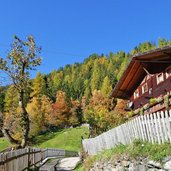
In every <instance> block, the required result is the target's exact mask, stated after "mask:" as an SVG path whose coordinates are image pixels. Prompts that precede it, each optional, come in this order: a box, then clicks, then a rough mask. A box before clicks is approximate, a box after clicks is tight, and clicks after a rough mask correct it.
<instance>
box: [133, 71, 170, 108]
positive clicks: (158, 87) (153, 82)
mask: <svg viewBox="0 0 171 171" xmlns="http://www.w3.org/2000/svg"><path fill="white" fill-rule="evenodd" d="M159 74H163V79H164V80H163V81H162V82H160V83H158V84H157V75H159ZM167 76H168V75H167ZM167 76H166V72H163V73H156V74H153V75H146V77H145V78H144V80H143V81H142V83H141V84H140V85H139V86H138V88H137V90H138V91H139V97H137V98H134V93H135V92H134V93H133V94H132V96H131V98H130V100H131V101H132V102H133V104H134V109H137V108H140V107H142V106H143V105H145V104H147V103H148V102H149V100H150V99H151V98H156V97H159V96H160V95H165V94H166V93H167V92H168V91H171V74H170V75H169V76H168V78H166V77H167ZM145 84H147V85H148V91H147V92H145V93H143V92H142V87H143V86H144V85H145ZM150 91H151V93H150Z"/></svg>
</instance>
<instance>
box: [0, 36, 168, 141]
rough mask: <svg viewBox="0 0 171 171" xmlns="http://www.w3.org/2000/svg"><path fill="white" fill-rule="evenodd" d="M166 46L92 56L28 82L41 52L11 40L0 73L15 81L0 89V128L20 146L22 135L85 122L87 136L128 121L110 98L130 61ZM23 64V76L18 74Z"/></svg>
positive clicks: (142, 46) (152, 45) (146, 44)
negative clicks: (10, 45) (144, 53)
mask: <svg viewBox="0 0 171 171" xmlns="http://www.w3.org/2000/svg"><path fill="white" fill-rule="evenodd" d="M167 45H171V40H166V39H164V38H160V39H159V40H158V43H157V44H156V43H154V42H144V43H140V44H139V45H138V46H136V47H135V48H134V49H133V50H132V51H131V52H129V53H126V52H124V51H118V52H117V53H113V52H110V53H109V54H106V55H103V54H101V55H99V54H92V55H90V56H89V57H88V58H86V59H85V60H84V62H83V63H75V64H73V65H66V66H65V67H61V68H59V69H57V70H53V71H52V72H50V73H49V74H43V73H40V72H38V73H37V75H36V77H35V78H34V79H30V78H29V72H30V70H31V69H34V68H35V67H36V66H37V65H40V62H41V58H40V57H38V56H37V52H38V51H39V50H40V49H38V48H36V44H35V42H34V39H33V38H32V37H29V39H28V41H27V42H23V41H21V40H20V39H19V38H17V37H16V38H15V40H14V44H13V48H12V50H11V52H10V54H8V57H7V58H8V61H9V60H10V61H11V63H10V65H9V64H8V65H6V62H5V61H2V60H1V61H0V69H1V70H4V71H5V72H7V71H8V70H9V69H10V70H11V69H13V75H12V79H14V80H13V83H12V84H11V85H8V86H4V87H3V86H2V87H0V92H1V93H0V127H1V128H3V129H4V128H5V130H8V132H6V134H9V135H10V137H11V138H12V139H14V140H16V141H19V142H22V141H23V136H26V137H25V138H26V139H29V138H32V137H34V136H36V135H38V134H40V133H43V132H46V131H50V130H52V129H56V128H58V129H59V128H64V127H69V126H78V125H81V124H82V123H84V122H86V123H89V124H90V128H91V130H90V131H91V136H94V135H97V134H100V133H102V132H103V131H107V130H108V129H110V128H112V127H114V126H116V125H118V124H120V123H122V122H124V121H125V120H126V119H127V118H128V116H127V113H126V112H125V111H124V110H123V108H124V105H125V104H126V102H124V101H122V100H117V99H112V98H110V95H111V92H112V89H113V88H114V86H115V85H116V83H117V81H118V80H119V79H120V77H121V75H122V73H123V71H124V70H125V68H126V66H127V64H128V62H129V61H130V59H131V56H133V55H135V54H137V53H141V52H145V51H148V50H152V49H155V48H157V47H163V46H167ZM23 47H24V48H23ZM26 47H28V50H27V51H26ZM36 50H37V51H36ZM26 59H27V60H26ZM23 64H25V66H24V67H26V68H25V69H26V72H24V75H21V74H22V72H21V71H22V67H23ZM9 66H10V67H11V68H10V67H9ZM14 66H15V67H14ZM7 67H9V68H7ZM16 67H18V68H17V69H16ZM10 72H11V71H10ZM17 79H18V80H17ZM22 93H24V96H22ZM21 98H22V99H21ZM23 112H25V114H23ZM28 123H29V125H28ZM27 127H28V128H27ZM3 129H2V130H3ZM24 131H26V132H27V131H28V132H29V133H28V137H27V135H26V134H27V133H25V134H24V135H23V132H24ZM22 143H24V142H22Z"/></svg>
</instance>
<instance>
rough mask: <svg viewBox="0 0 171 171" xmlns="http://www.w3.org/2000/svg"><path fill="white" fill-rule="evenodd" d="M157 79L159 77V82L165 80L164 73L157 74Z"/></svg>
mask: <svg viewBox="0 0 171 171" xmlns="http://www.w3.org/2000/svg"><path fill="white" fill-rule="evenodd" d="M156 79H157V84H159V83H161V82H163V81H164V77H163V73H160V74H157V76H156Z"/></svg>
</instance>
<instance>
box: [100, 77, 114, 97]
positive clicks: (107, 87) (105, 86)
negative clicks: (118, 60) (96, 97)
mask: <svg viewBox="0 0 171 171" xmlns="http://www.w3.org/2000/svg"><path fill="white" fill-rule="evenodd" d="M101 92H102V94H103V96H104V97H109V95H111V92H112V85H111V83H110V80H109V77H108V76H106V77H105V78H104V80H103V83H102V87H101Z"/></svg>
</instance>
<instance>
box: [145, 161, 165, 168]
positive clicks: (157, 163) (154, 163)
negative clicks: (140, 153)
mask: <svg viewBox="0 0 171 171" xmlns="http://www.w3.org/2000/svg"><path fill="white" fill-rule="evenodd" d="M147 166H148V167H150V168H153V167H154V168H158V169H161V168H162V166H161V163H159V162H155V161H153V160H149V161H148V162H147Z"/></svg>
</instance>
